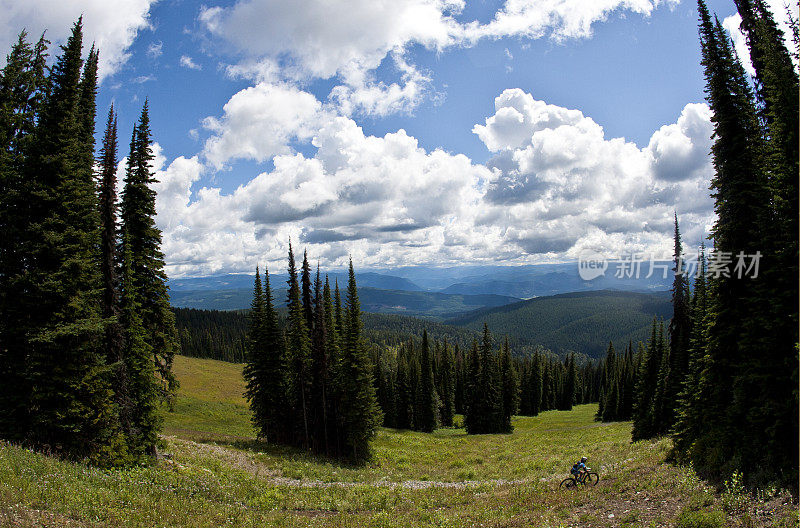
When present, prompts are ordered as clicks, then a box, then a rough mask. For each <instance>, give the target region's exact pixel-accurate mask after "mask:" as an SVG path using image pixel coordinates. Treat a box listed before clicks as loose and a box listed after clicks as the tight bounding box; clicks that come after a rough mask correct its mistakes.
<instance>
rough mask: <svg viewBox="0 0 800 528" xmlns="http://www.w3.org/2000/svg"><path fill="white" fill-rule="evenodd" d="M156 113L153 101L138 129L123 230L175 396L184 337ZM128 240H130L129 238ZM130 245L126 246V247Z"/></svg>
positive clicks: (155, 346)
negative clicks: (155, 142)
mask: <svg viewBox="0 0 800 528" xmlns="http://www.w3.org/2000/svg"><path fill="white" fill-rule="evenodd" d="M152 160H153V150H152V146H151V133H150V116H149V107H148V104H147V101H145V103H144V107H143V108H142V113H141V115H140V117H139V121H138V123H137V124H136V126H135V127H134V129H133V136H132V138H131V148H130V154H129V155H128V163H127V166H126V168H125V187H124V189H123V191H122V202H121V207H120V211H121V217H122V225H123V230H124V231H125V232H126V233H127V234H128V237H127V240H128V243H129V244H130V255H131V258H132V259H133V261H132V262H131V270H132V273H133V283H134V288H135V289H136V291H137V293H138V295H139V297H140V299H141V316H142V324H143V326H144V328H145V334H146V339H147V342H148V344H149V345H150V347H151V348H152V350H153V357H154V361H155V366H156V372H158V374H159V376H160V378H161V380H162V383H163V386H162V391H161V396H162V398H165V399H169V400H171V399H172V398H173V397H174V394H175V391H176V390H177V386H178V382H177V380H176V379H175V375H174V374H173V373H172V361H173V358H174V356H175V354H176V353H177V348H178V342H177V332H176V330H175V316H174V314H173V313H172V310H171V309H170V305H169V293H168V288H167V275H166V273H165V271H164V254H163V253H162V252H161V230H160V229H159V228H158V227H157V226H156V223H155V216H156V202H155V197H156V193H155V191H154V190H153V189H152V187H151V186H152V184H154V183H156V179H155V177H154V175H153V172H152V167H151V163H152ZM123 245H124V244H123ZM127 250H128V248H124V247H123V253H124V252H126V251H127Z"/></svg>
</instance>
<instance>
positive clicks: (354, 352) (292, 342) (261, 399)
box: [244, 244, 381, 462]
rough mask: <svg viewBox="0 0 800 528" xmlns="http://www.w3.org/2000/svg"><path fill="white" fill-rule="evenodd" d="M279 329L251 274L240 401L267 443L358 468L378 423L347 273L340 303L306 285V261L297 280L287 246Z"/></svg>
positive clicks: (264, 289)
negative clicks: (283, 306) (243, 399)
mask: <svg viewBox="0 0 800 528" xmlns="http://www.w3.org/2000/svg"><path fill="white" fill-rule="evenodd" d="M288 285H289V289H288V294H287V307H288V314H287V316H286V324H285V325H284V326H283V328H281V325H280V324H279V322H278V316H277V311H276V309H275V305H274V302H273V298H272V289H271V287H270V283H269V273H268V272H267V271H266V270H265V272H264V282H263V284H262V281H261V276H260V273H259V271H258V269H257V270H256V278H255V283H254V289H253V301H252V306H251V310H250V314H249V316H250V324H249V332H248V355H247V363H246V365H245V368H244V377H245V379H246V382H247V388H246V396H247V399H248V401H249V403H250V409H251V411H252V420H253V424H254V426H255V427H256V430H257V431H258V435H259V437H260V438H262V439H264V440H265V441H267V442H271V443H277V444H283V445H290V446H295V447H301V448H303V449H306V450H309V451H312V452H314V453H319V454H324V455H327V456H331V457H337V458H342V459H345V460H349V461H352V462H363V461H365V460H368V459H369V458H370V456H371V449H370V443H369V442H370V440H371V439H372V438H373V437H374V436H375V434H376V431H377V428H378V426H379V425H380V423H381V410H380V407H379V406H378V402H377V398H376V394H375V387H374V385H373V379H372V370H371V363H370V359H369V355H368V353H367V350H366V347H365V346H364V342H363V339H362V322H361V305H360V303H359V300H358V290H357V288H356V279H355V272H354V270H353V263H352V261H351V262H350V268H349V280H348V284H347V290H346V292H345V299H344V301H342V298H341V294H340V292H339V285H338V283H336V284H335V285H334V287H333V290H332V289H331V285H330V283H329V281H328V278H327V277H326V278H325V282H324V285H323V282H322V279H321V277H320V272H319V268H318V269H317V273H316V278H315V279H314V282H313V284H312V278H311V268H310V266H309V264H308V259H307V256H306V255H305V254H304V255H303V263H302V265H301V268H300V273H299V274H298V270H297V266H296V264H295V258H294V253H293V251H292V247H291V244H290V245H289V280H288Z"/></svg>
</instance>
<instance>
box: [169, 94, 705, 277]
mask: <svg viewBox="0 0 800 528" xmlns="http://www.w3.org/2000/svg"><path fill="white" fill-rule="evenodd" d="M270 101H271V102H270ZM270 105H271V106H270ZM259 112H260V113H259ZM709 118H710V115H709V111H708V108H707V107H706V106H705V105H704V104H689V105H686V107H685V108H684V109H683V111H682V112H681V115H680V116H678V117H677V119H676V122H675V123H671V124H667V125H665V126H663V127H661V128H660V129H659V130H657V131H655V132H654V133H653V135H652V137H651V139H650V141H649V143H648V145H646V146H644V147H641V148H640V147H639V146H637V145H636V144H634V143H631V142H628V141H625V140H624V139H621V138H606V137H605V135H604V132H603V129H602V127H601V126H600V125H599V124H597V123H596V122H595V121H594V120H592V119H591V118H590V117H588V116H585V115H584V114H583V113H582V112H580V111H579V110H574V109H568V108H563V107H559V106H555V105H551V104H547V103H545V102H544V101H540V100H537V99H535V98H534V97H533V96H532V95H531V94H529V93H526V92H524V91H522V90H519V89H510V90H505V91H504V92H503V93H501V94H500V95H499V96H498V97H497V98H496V100H495V113H494V114H493V115H491V116H488V117H487V118H486V120H485V122H484V124H481V125H476V126H475V127H474V129H473V131H474V132H475V133H476V134H478V136H479V137H480V138H481V139H482V140H483V141H484V143H485V144H486V145H487V149H488V150H490V151H491V152H494V158H493V159H492V160H491V161H490V162H489V163H488V166H487V165H483V164H479V163H475V162H474V161H472V160H470V159H469V158H468V157H466V156H464V155H461V154H453V153H448V152H444V151H442V150H439V149H436V150H426V149H423V148H421V147H420V146H419V144H418V142H417V139H416V138H414V137H412V136H410V135H408V134H407V133H406V132H405V131H404V130H398V131H397V132H393V133H388V134H385V135H383V136H371V135H368V134H365V133H364V131H363V130H362V129H361V127H359V126H358V124H357V123H356V122H355V121H354V120H353V119H352V118H350V117H347V116H343V115H337V114H336V113H334V112H333V111H332V110H331V108H329V107H327V106H326V104H323V103H321V102H320V101H318V100H317V99H316V98H315V97H314V96H313V95H311V94H309V93H308V92H304V91H302V90H299V89H296V88H291V87H287V86H285V85H274V84H269V83H259V84H258V85H257V86H256V87H253V88H248V89H246V90H243V91H241V92H239V93H237V94H235V95H234V96H233V97H232V98H231V100H230V101H229V102H228V104H227V105H226V107H225V110H224V113H223V116H222V117H220V118H218V119H213V120H212V121H210V122H208V123H207V126H208V127H209V128H210V129H211V130H212V131H214V135H213V136H212V137H211V138H210V139H209V140H208V142H207V143H206V148H205V150H204V156H205V159H206V160H207V162H208V163H207V166H204V165H203V163H202V159H203V156H201V157H199V158H198V157H193V158H188V159H187V158H178V159H176V160H174V161H173V162H172V163H170V164H169V165H168V166H167V167H166V168H164V169H160V171H159V173H158V174H157V178H158V179H159V180H160V182H161V183H159V184H158V185H159V186H160V187H159V201H158V211H159V212H158V215H159V216H158V222H159V226H160V227H161V228H162V229H163V230H164V247H165V253H166V254H167V255H168V256H169V257H168V258H169V260H168V267H169V273H170V274H171V275H172V276H177V275H180V274H183V273H190V274H209V273H217V272H226V271H248V270H250V269H251V268H252V267H253V266H254V265H255V263H256V262H262V263H263V262H265V261H267V262H279V261H281V260H282V259H283V257H284V255H285V252H286V249H287V243H288V240H289V239H290V238H291V239H292V240H294V241H295V243H296V244H299V245H301V246H303V247H305V246H309V249H310V251H311V253H312V254H313V255H315V256H316V257H318V258H319V259H320V260H321V262H322V263H323V264H324V265H326V266H341V265H344V264H345V263H346V259H347V257H348V255H352V256H353V257H354V258H356V259H357V260H358V261H359V262H361V263H362V265H363V266H378V265H380V266H393V265H403V264H404V263H405V264H407V263H408V262H415V263H419V264H451V265H452V264H457V263H460V262H465V261H468V262H480V261H487V262H489V261H492V262H494V261H497V260H504V261H506V262H510V263H523V262H535V261H537V260H541V259H554V258H574V257H576V256H577V255H578V254H579V253H580V252H581V251H582V250H584V249H595V250H598V249H599V250H602V251H605V252H606V253H610V254H614V253H617V254H622V253H623V252H630V251H642V252H644V251H647V252H656V253H657V254H663V255H664V256H668V255H669V251H670V243H671V242H670V241H671V234H672V231H671V230H672V214H673V211H677V213H678V215H679V216H680V219H681V226H682V230H683V232H684V235H685V239H686V240H687V243H694V242H696V241H699V240H700V237H701V236H702V235H703V233H704V229H706V226H708V225H709V224H710V223H711V222H712V221H713V208H712V201H711V199H710V197H709V191H708V185H709V178H710V176H711V172H712V170H711V166H710V163H709V158H708V152H707V149H708V147H709V135H710V130H711V124H710V120H709ZM293 142H302V143H305V144H306V145H307V146H311V147H314V148H315V149H316V152H314V153H313V154H309V153H308V149H307V148H305V149H303V152H306V154H301V153H298V152H296V151H295V150H294V149H293V148H292V146H291V145H292V143H293ZM309 142H310V145H308V143H309ZM237 157H244V158H250V159H256V160H264V159H271V160H272V161H273V164H274V168H273V169H271V170H269V171H266V172H262V173H260V174H258V175H257V176H255V177H253V179H251V180H250V181H248V182H246V183H244V184H243V185H241V186H240V187H238V188H237V189H236V190H235V191H233V192H231V193H223V192H222V191H221V190H220V189H219V188H215V187H202V188H200V189H193V187H194V186H195V185H196V183H197V182H198V180H199V178H200V176H201V175H202V174H203V173H204V171H207V170H210V169H213V168H214V165H215V164H222V165H224V164H225V163H226V162H227V161H228V160H230V159H234V158H237ZM157 161H159V164H158V166H159V167H161V166H165V165H166V164H165V163H164V160H161V159H159V160H157Z"/></svg>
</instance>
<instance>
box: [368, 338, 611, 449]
mask: <svg viewBox="0 0 800 528" xmlns="http://www.w3.org/2000/svg"><path fill="white" fill-rule="evenodd" d="M373 371H374V378H375V380H376V390H377V394H378V402H379V404H380V406H381V409H382V410H383V414H384V422H383V424H384V426H386V427H393V428H398V429H413V430H416V431H423V432H431V431H433V430H434V429H436V428H437V427H452V426H453V425H455V422H454V416H455V415H456V414H461V415H463V416H464V422H463V426H464V427H465V428H466V430H467V433H469V434H481V433H510V432H511V431H512V426H511V417H512V416H513V415H515V414H521V415H525V416H536V415H537V414H539V413H540V412H543V411H548V410H552V409H559V410H570V409H572V406H573V405H574V404H580V403H589V402H592V401H596V400H597V367H596V366H595V365H594V364H593V363H592V362H585V363H584V364H583V365H582V366H579V365H578V364H577V362H576V359H575V356H574V355H573V354H571V355H569V356H567V358H565V359H564V360H563V361H561V360H559V359H558V358H557V357H555V356H554V355H553V354H551V353H549V352H547V351H544V350H542V351H537V352H536V353H534V354H533V355H530V356H526V357H522V358H520V357H515V356H513V355H512V354H511V349H510V347H509V342H508V339H504V341H503V344H502V346H498V347H496V346H495V343H494V340H493V338H492V334H491V332H490V331H489V328H488V326H487V325H484V329H483V334H482V338H481V340H480V341H478V339H473V340H472V345H471V347H470V348H469V350H468V351H463V350H462V348H461V346H460V345H459V344H458V343H456V344H455V345H451V344H450V343H449V342H448V341H447V340H446V339H444V340H442V341H437V340H429V338H428V333H427V331H425V330H423V334H422V339H421V341H417V340H415V339H412V338H409V339H407V340H406V342H404V343H401V344H400V345H399V346H395V347H386V348H384V349H382V350H381V351H380V352H379V353H377V354H374V355H373Z"/></svg>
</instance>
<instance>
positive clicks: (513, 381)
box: [500, 338, 519, 433]
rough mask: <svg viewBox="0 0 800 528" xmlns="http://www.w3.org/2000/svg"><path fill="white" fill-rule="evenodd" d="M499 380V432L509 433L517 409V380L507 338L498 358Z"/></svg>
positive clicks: (511, 429)
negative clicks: (500, 392) (500, 417)
mask: <svg viewBox="0 0 800 528" xmlns="http://www.w3.org/2000/svg"><path fill="white" fill-rule="evenodd" d="M500 378H501V383H502V404H503V413H502V422H501V426H500V431H501V432H504V433H510V432H511V431H513V430H514V428H513V426H512V425H511V417H512V416H514V414H516V412H517V409H518V408H519V379H518V378H517V373H516V370H515V368H514V363H513V361H512V360H511V351H510V349H509V347H508V338H506V340H505V342H504V343H503V352H502V354H501V356H500Z"/></svg>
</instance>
